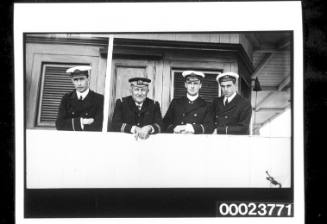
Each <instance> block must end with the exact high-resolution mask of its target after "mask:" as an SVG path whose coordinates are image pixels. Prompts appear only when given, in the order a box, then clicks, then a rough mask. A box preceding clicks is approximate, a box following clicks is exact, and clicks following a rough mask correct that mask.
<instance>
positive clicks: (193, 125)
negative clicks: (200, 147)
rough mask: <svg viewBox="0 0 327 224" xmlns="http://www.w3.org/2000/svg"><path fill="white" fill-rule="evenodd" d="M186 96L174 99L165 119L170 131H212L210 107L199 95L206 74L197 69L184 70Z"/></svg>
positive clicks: (185, 132) (167, 128)
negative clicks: (209, 126)
mask: <svg viewBox="0 0 327 224" xmlns="http://www.w3.org/2000/svg"><path fill="white" fill-rule="evenodd" d="M182 76H183V77H184V80H185V88H186V92H187V93H186V96H183V97H181V98H178V99H173V100H172V102H171V103H170V105H169V108H168V111H167V113H166V115H165V117H164V119H163V122H164V125H165V130H166V132H168V133H179V134H204V133H210V129H209V128H208V127H207V125H206V122H210V117H209V107H208V105H207V103H206V102H205V101H204V100H203V99H202V98H201V97H200V96H199V91H200V89H201V87H202V79H204V77H205V75H204V74H203V73H202V72H197V71H184V72H183V73H182Z"/></svg>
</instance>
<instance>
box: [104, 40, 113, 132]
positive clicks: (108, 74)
mask: <svg viewBox="0 0 327 224" xmlns="http://www.w3.org/2000/svg"><path fill="white" fill-rule="evenodd" d="M113 40H114V36H113V35H109V37H108V54H107V55H108V56H107V69H106V77H105V89H104V105H103V124H102V132H107V130H108V119H109V103H110V101H111V94H110V92H111V85H110V83H112V73H111V68H112V52H113V43H114V42H113Z"/></svg>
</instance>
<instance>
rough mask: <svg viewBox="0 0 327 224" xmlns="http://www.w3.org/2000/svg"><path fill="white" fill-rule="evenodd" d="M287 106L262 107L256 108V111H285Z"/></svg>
mask: <svg viewBox="0 0 327 224" xmlns="http://www.w3.org/2000/svg"><path fill="white" fill-rule="evenodd" d="M284 110H285V108H284V107H279V108H276V107H260V108H259V109H256V110H255V112H260V111H261V112H266V111H271V112H282V111H284Z"/></svg>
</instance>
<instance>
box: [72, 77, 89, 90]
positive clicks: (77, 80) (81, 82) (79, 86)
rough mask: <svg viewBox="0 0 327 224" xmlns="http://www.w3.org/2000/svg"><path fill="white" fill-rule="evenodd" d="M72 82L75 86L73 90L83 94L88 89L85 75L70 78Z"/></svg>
mask: <svg viewBox="0 0 327 224" xmlns="http://www.w3.org/2000/svg"><path fill="white" fill-rule="evenodd" d="M72 82H73V84H74V86H75V89H76V90H77V91H78V92H80V93H82V92H84V91H85V90H87V89H88V88H89V79H88V77H87V76H85V75H80V76H74V77H72Z"/></svg>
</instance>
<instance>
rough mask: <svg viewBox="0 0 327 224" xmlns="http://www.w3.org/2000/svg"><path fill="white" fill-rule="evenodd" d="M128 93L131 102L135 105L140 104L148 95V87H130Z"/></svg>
mask: <svg viewBox="0 0 327 224" xmlns="http://www.w3.org/2000/svg"><path fill="white" fill-rule="evenodd" d="M130 92H131V94H132V97H133V100H134V101H135V102H137V103H142V102H143V101H144V100H145V98H146V97H147V95H148V92H149V87H148V86H131V89H130Z"/></svg>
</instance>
